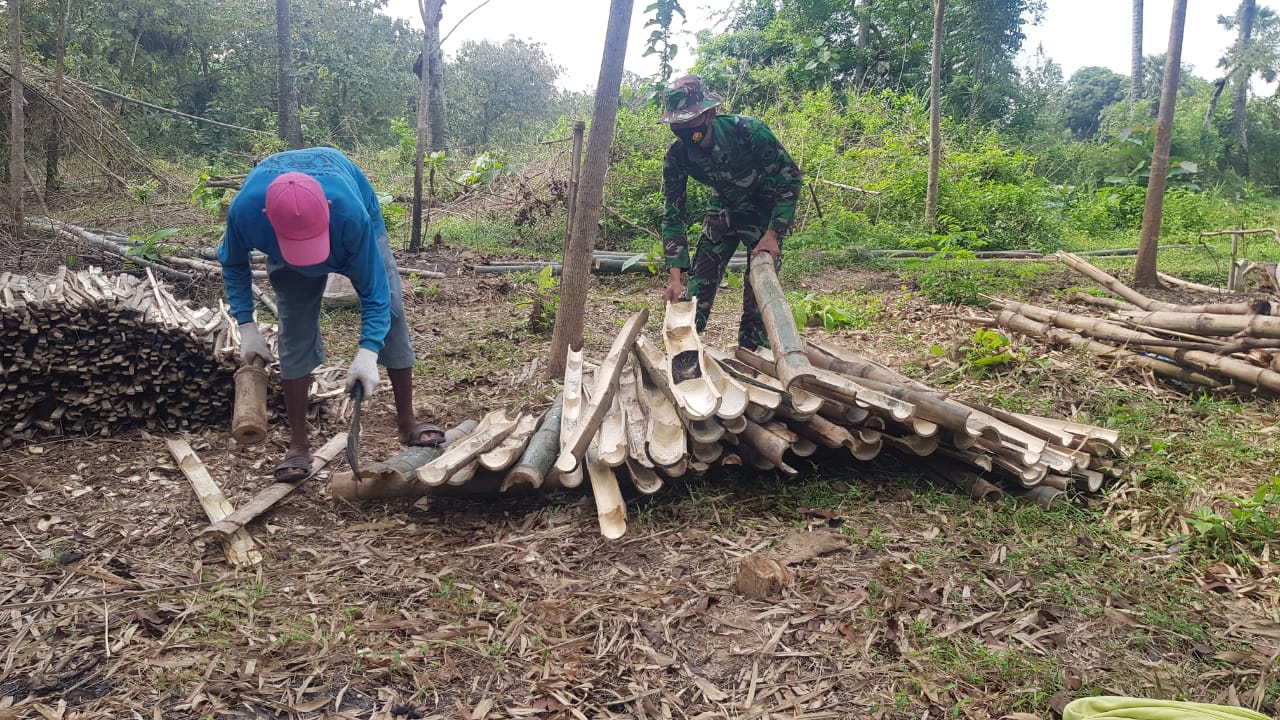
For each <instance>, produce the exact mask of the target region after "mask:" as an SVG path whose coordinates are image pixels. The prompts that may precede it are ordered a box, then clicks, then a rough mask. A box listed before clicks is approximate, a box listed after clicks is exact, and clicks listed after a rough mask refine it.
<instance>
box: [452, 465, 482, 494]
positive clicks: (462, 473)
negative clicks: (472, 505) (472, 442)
mask: <svg viewBox="0 0 1280 720" xmlns="http://www.w3.org/2000/svg"><path fill="white" fill-rule="evenodd" d="M479 471H480V461H479V460H472V461H471V462H469V463H467V464H466V465H464V466H463V467H462V468H461V469H460V470H456V471H454V473H453V474H451V475H450V476H449V477H447V478H445V484H447V485H453V486H454V487H458V486H461V485H466V484H467V483H469V482H471V480H472V479H473V478H475V476H476V473H477V472H479Z"/></svg>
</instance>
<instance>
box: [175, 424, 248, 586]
mask: <svg viewBox="0 0 1280 720" xmlns="http://www.w3.org/2000/svg"><path fill="white" fill-rule="evenodd" d="M165 445H167V446H168V448H169V454H171V455H173V459H174V460H177V461H178V468H179V469H180V470H182V474H183V475H185V476H186V478H187V481H188V482H190V483H191V489H193V490H195V493H196V497H197V498H198V499H199V500H200V506H201V507H203V508H204V512H205V515H207V516H208V517H209V522H211V523H218V522H221V521H223V520H225V519H226V518H227V517H229V516H230V515H231V513H233V512H235V507H233V506H232V505H231V502H230V501H229V500H227V496H226V495H224V494H223V493H222V488H220V487H218V484H217V483H216V482H214V480H213V476H212V475H210V474H209V469H208V468H207V467H205V464H204V463H203V462H201V461H200V457H199V456H198V455H196V452H195V450H192V449H191V445H190V444H189V443H188V442H187V441H186V440H182V439H180V438H168V439H166V440H165ZM221 542H222V550H223V552H224V553H225V554H226V556H227V561H228V562H230V563H231V564H232V565H235V566H237V567H240V566H245V565H257V564H258V563H260V562H262V553H261V552H260V551H259V550H258V548H257V546H256V545H255V544H254V542H253V536H251V535H250V534H249V531H248V530H245V529H244V528H243V527H242V528H240V529H239V530H236V531H235V532H234V533H231V536H230V537H229V538H228V539H226V540H224V541H221Z"/></svg>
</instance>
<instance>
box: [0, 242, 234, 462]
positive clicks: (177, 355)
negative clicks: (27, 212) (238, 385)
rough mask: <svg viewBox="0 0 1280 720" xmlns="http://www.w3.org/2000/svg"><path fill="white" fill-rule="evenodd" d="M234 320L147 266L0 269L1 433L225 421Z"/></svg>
mask: <svg viewBox="0 0 1280 720" xmlns="http://www.w3.org/2000/svg"><path fill="white" fill-rule="evenodd" d="M235 327H236V326H235V323H234V322H233V321H232V320H231V318H230V317H229V316H227V314H226V313H225V312H219V311H217V310H211V309H207V308H201V309H198V310H197V309H192V308H190V307H189V306H188V305H187V304H186V303H185V302H179V301H177V300H175V299H174V297H173V296H172V295H170V294H169V292H168V291H167V290H165V288H164V287H163V286H162V285H161V284H159V283H157V282H156V280H155V278H154V276H152V275H151V274H150V273H149V272H148V273H147V276H146V277H145V278H142V279H139V278H137V277H134V276H132V275H124V274H119V275H107V274H105V273H103V272H101V271H100V270H98V269H96V268H91V269H89V270H85V271H80V272H71V271H68V270H67V269H66V268H65V267H63V268H60V269H59V270H58V272H57V273H56V274H54V275H52V276H42V277H29V276H20V275H12V274H9V273H5V274H2V275H0V386H2V387H3V392H2V393H0V417H5V418H13V419H14V420H13V422H7V423H5V427H3V428H2V429H0V434H3V440H0V442H3V443H4V444H6V445H7V444H10V443H12V442H13V441H14V440H18V439H32V438H34V437H36V436H38V435H52V434H80V433H88V434H95V433H102V434H109V433H114V432H117V431H119V430H122V429H129V428H138V427H144V428H160V429H165V430H170V431H172V430H177V429H180V428H188V427H193V426H198V425H203V424H207V423H222V422H225V421H226V419H227V418H228V417H229V416H230V414H231V400H232V398H231V394H230V391H229V389H230V387H231V378H232V374H233V373H234V372H235V369H236V363H235V353H234V347H233V338H232V334H233V333H234V332H235Z"/></svg>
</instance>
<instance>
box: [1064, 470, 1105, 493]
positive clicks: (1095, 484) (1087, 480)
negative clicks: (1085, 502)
mask: <svg viewBox="0 0 1280 720" xmlns="http://www.w3.org/2000/svg"><path fill="white" fill-rule="evenodd" d="M1071 481H1072V482H1073V483H1074V484H1075V486H1076V489H1077V490H1081V491H1083V492H1090V493H1096V492H1099V491H1101V490H1102V484H1103V482H1105V481H1106V475H1103V474H1102V473H1100V472H1097V471H1094V470H1087V469H1086V470H1077V471H1075V472H1074V473H1072V474H1071Z"/></svg>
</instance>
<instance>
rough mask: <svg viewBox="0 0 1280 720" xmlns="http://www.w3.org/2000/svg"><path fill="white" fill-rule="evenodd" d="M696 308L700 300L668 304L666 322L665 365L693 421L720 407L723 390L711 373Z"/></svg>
mask: <svg viewBox="0 0 1280 720" xmlns="http://www.w3.org/2000/svg"><path fill="white" fill-rule="evenodd" d="M696 310H697V301H696V300H685V301H683V302H674V303H667V312H666V315H665V316H664V317H663V322H662V339H663V343H664V345H665V347H666V351H667V357H666V363H665V364H664V368H665V369H666V371H667V376H668V377H670V378H671V392H672V394H673V395H674V396H675V399H676V403H677V404H678V405H679V406H680V409H681V411H683V412H684V414H685V415H686V416H688V417H689V418H690V419H692V420H705V419H707V418H709V417H713V416H714V415H715V414H716V411H717V410H718V409H719V407H720V392H719V391H718V390H717V388H716V386H715V385H713V384H712V382H711V378H710V376H709V375H708V373H707V365H709V364H711V363H708V362H707V359H706V356H705V355H704V353H703V349H702V341H701V340H700V339H699V338H698V331H697V330H696V328H695V321H694V316H695V313H696Z"/></svg>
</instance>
